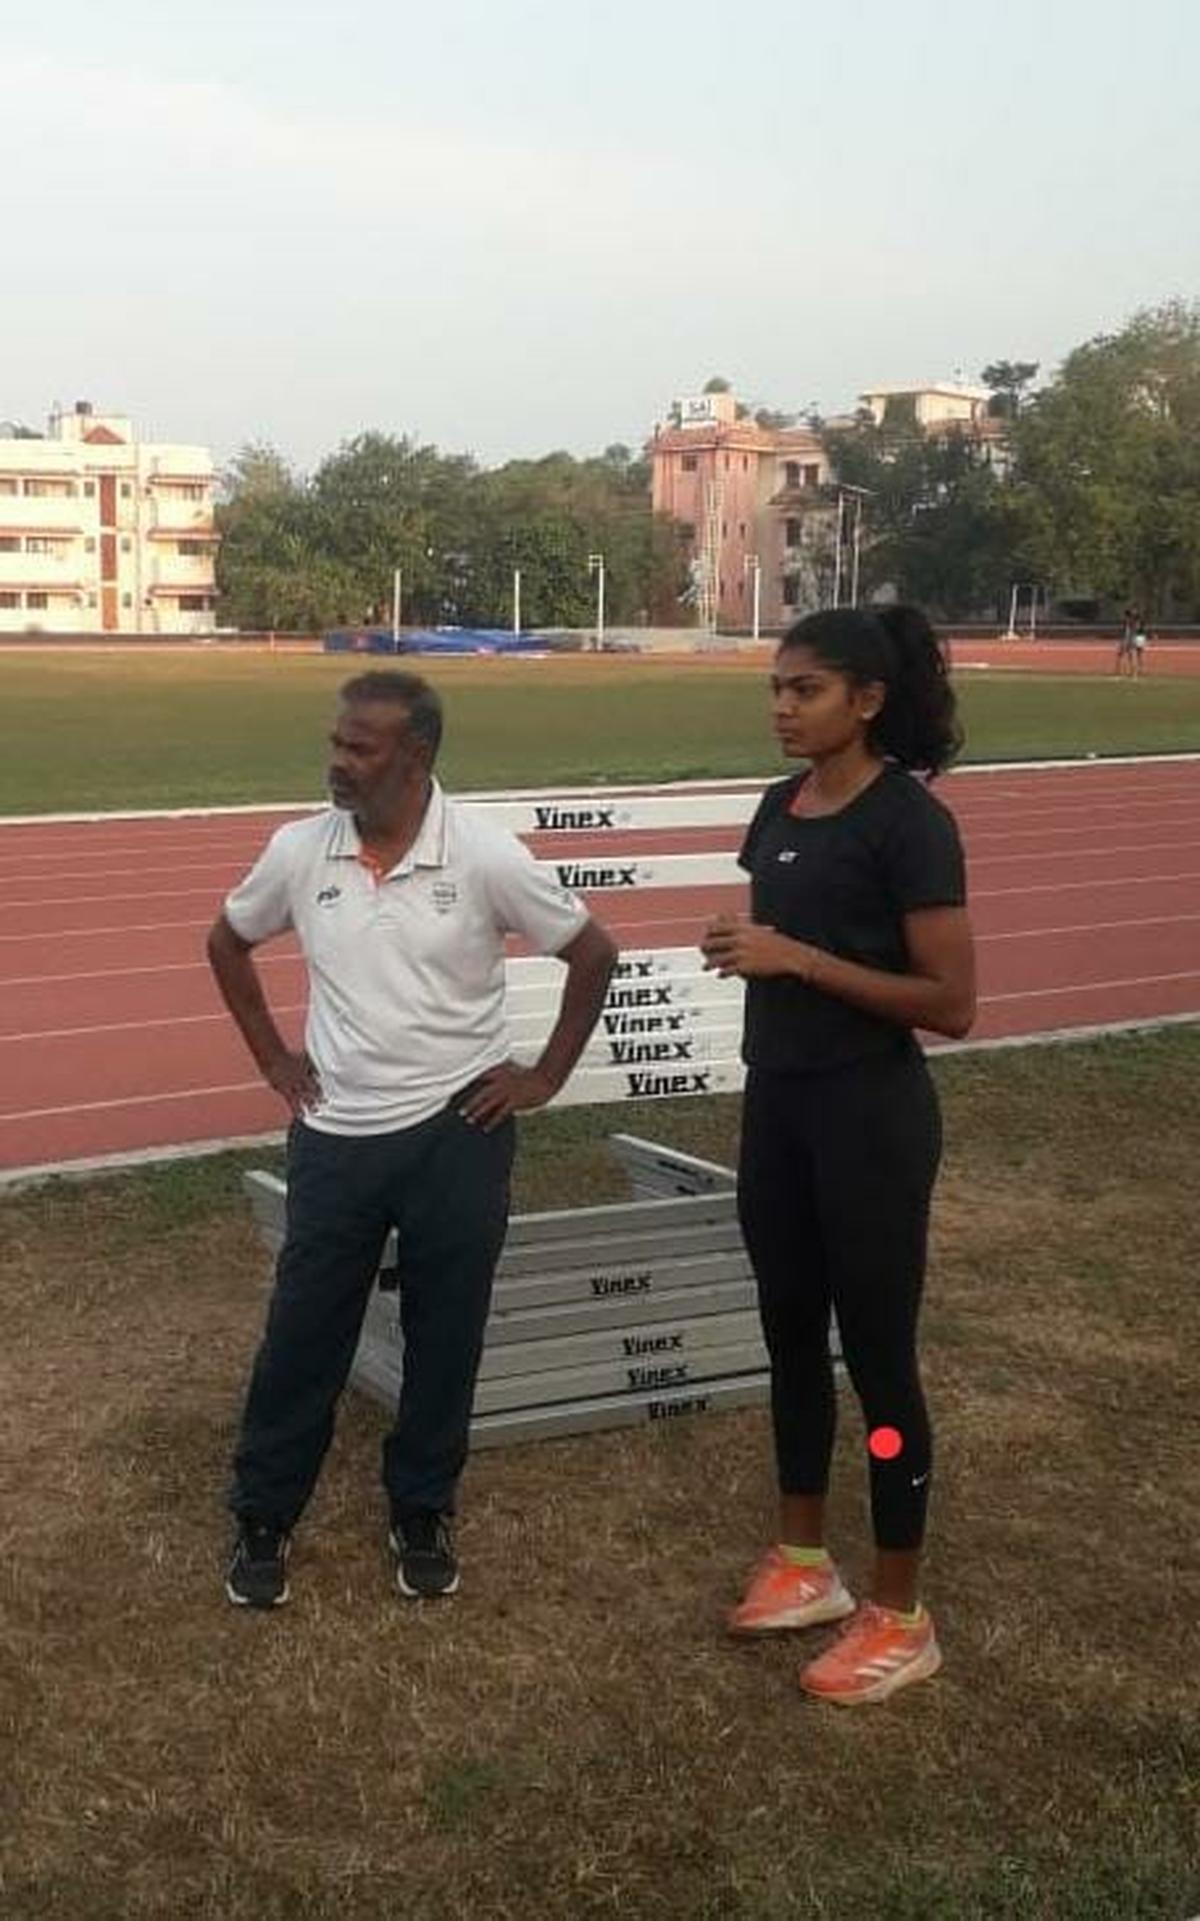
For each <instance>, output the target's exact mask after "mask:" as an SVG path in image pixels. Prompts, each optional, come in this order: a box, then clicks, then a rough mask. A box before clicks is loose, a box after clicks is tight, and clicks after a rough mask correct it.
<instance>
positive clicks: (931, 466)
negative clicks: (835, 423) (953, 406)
mask: <svg viewBox="0 0 1200 1921" xmlns="http://www.w3.org/2000/svg"><path fill="white" fill-rule="evenodd" d="M825 445H826V448H827V450H828V452H829V455H830V458H831V461H832V463H833V466H834V472H835V474H836V477H837V481H839V482H840V483H841V484H842V485H843V486H846V487H852V488H862V489H864V490H865V493H866V501H865V506H864V526H865V539H864V542H863V547H862V556H861V574H860V592H861V593H862V594H864V595H866V594H869V593H870V592H871V591H872V590H874V589H878V588H882V587H885V586H886V587H888V588H891V589H892V590H894V591H895V592H896V593H898V594H899V595H900V597H901V598H902V599H905V600H915V601H917V602H919V603H920V604H921V605H922V606H924V607H927V608H928V609H929V610H930V611H931V612H932V613H934V614H936V615H939V616H942V617H951V618H961V617H963V616H965V615H968V614H976V613H980V612H983V611H986V612H987V613H988V614H989V615H990V614H993V613H995V612H996V611H997V610H998V609H999V608H1000V607H1001V606H1002V605H1003V602H1004V596H1005V592H1006V590H1007V585H1008V581H1009V578H1010V575H1011V566H1012V559H1011V555H1012V550H1013V547H1014V544H1015V542H1016V539H1017V532H1016V527H1015V523H1014V519H1013V516H1012V514H1011V511H1010V508H1009V503H1008V496H1007V493H1006V490H1005V487H1004V485H1003V483H1002V482H1001V481H999V480H998V479H997V478H996V476H995V474H994V473H993V472H992V470H991V468H990V467H988V466H986V465H984V464H983V462H982V461H981V460H980V458H979V455H978V450H977V448H976V446H975V443H974V442H973V441H972V440H971V438H970V436H969V434H965V433H963V432H960V431H951V432H948V433H945V434H940V435H937V436H929V435H922V434H920V433H917V432H914V431H913V430H912V429H911V428H910V427H908V426H907V425H897V426H891V425H889V424H887V422H886V421H885V423H884V424H883V425H881V426H879V425H876V423H875V421H874V420H873V419H872V418H871V416H870V415H869V414H867V415H866V416H865V417H860V418H859V420H858V421H857V422H856V424H855V425H854V426H853V427H850V428H845V429H842V430H841V431H839V432H836V433H834V432H831V433H828V434H827V435H826V439H825ZM832 498H836V486H835V487H834V488H833V489H831V490H827V492H826V496H825V504H824V506H823V507H822V508H821V509H820V510H819V511H821V512H823V514H824V517H825V522H826V545H827V546H828V547H829V548H830V552H832V537H833V536H832V525H831V520H832V508H831V504H830V502H831V499H832ZM814 564H819V565H821V566H824V567H825V569H826V571H828V562H827V561H820V562H819V563H814Z"/></svg>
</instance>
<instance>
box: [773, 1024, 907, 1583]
mask: <svg viewBox="0 0 1200 1921" xmlns="http://www.w3.org/2000/svg"><path fill="white" fill-rule="evenodd" d="M940 1154H941V1119H940V1115H939V1111H938V1102H937V1094H936V1092H935V1091H934V1087H933V1083H932V1081H931V1080H930V1078H929V1073H928V1070H927V1068H926V1066H925V1062H924V1059H923V1057H922V1055H921V1054H920V1053H919V1052H918V1051H917V1049H916V1048H915V1046H914V1047H913V1048H911V1049H909V1048H901V1049H897V1050H896V1051H889V1052H888V1053H886V1054H882V1055H874V1056H872V1057H871V1058H870V1059H867V1060H861V1061H855V1062H853V1063H851V1064H850V1065H848V1066H845V1067H841V1068H838V1069H836V1070H834V1071H832V1072H829V1073H823V1074H769V1073H763V1072H761V1071H758V1070H754V1069H752V1070H751V1072H750V1074H749V1076H748V1078H747V1082H746V1095H745V1108H744V1114H743V1122H742V1151H741V1165H740V1169H739V1174H738V1207H739V1212H740V1216H741V1223H742V1233H743V1235H744V1236H745V1241H746V1246H747V1249H748V1250H749V1254H750V1259H751V1262H752V1264H753V1267H754V1272H755V1276H756V1278H757V1281H758V1296H759V1307H760V1311H761V1314H762V1323H763V1333H764V1336H765V1338H766V1343H767V1348H768V1351H769V1353H770V1357H771V1410H772V1416H773V1421H774V1429H775V1455H776V1462H777V1466H778V1472H779V1485H780V1489H781V1490H782V1492H783V1493H784V1494H813V1495H819V1494H824V1492H825V1490H826V1486H827V1483H828V1478H829V1462H830V1456H831V1454H832V1451H833V1436H834V1426H835V1421H836V1402H835V1396H834V1382H833V1367H832V1363H831V1361H830V1353H829V1316H830V1309H831V1308H832V1309H833V1311H834V1313H835V1314H836V1316H837V1324H838V1330H839V1332H840V1335H841V1347H842V1355H843V1358H844V1360H845V1363H846V1368H847V1371H848V1372H849V1375H850V1379H851V1381H852V1382H853V1384H854V1388H855V1391H856V1393H857V1394H858V1398H859V1400H860V1402H861V1403H862V1410H863V1416H864V1419H865V1422H866V1430H867V1435H868V1436H872V1435H876V1431H877V1430H879V1429H885V1430H894V1433H895V1434H896V1435H898V1436H899V1438H900V1448H899V1451H898V1452H897V1453H895V1454H894V1455H892V1456H891V1458H883V1459H880V1458H876V1455H875V1452H874V1450H873V1449H872V1450H871V1452H870V1453H869V1455H868V1459H869V1463H870V1476H871V1517H872V1521H873V1523H874V1530H875V1540H876V1543H877V1545H878V1546H879V1547H882V1548H891V1549H912V1548H917V1547H920V1545H921V1541H922V1538H923V1535H924V1530H925V1511H926V1506H927V1503H928V1498H929V1475H930V1468H931V1463H932V1435H931V1433H930V1427H929V1417H928V1414H927V1412H926V1408H925V1397H924V1395H923V1393H922V1391H921V1379H920V1374H919V1372H918V1367H917V1350H916V1337H917V1314H918V1310H919V1307H920V1301H921V1286H922V1282H923V1280H924V1276H925V1242H926V1230H927V1226H928V1221H929V1200H930V1195H931V1193H932V1191H933V1183H934V1179H935V1177H936V1174H937V1167H938V1160H939V1157H940ZM889 1438H890V1437H888V1436H885V1437H883V1439H884V1441H885V1443H886V1441H887V1440H888V1439H889ZM892 1445H894V1441H893V1442H892Z"/></svg>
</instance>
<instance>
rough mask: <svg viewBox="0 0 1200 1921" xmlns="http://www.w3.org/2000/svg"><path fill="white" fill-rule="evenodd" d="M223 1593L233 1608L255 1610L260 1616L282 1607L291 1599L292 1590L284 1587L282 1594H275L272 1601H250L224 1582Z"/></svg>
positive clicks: (246, 1596)
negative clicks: (270, 1609)
mask: <svg viewBox="0 0 1200 1921" xmlns="http://www.w3.org/2000/svg"><path fill="white" fill-rule="evenodd" d="M225 1592H226V1594H227V1596H228V1597H229V1599H230V1600H231V1601H232V1602H233V1605H234V1607H235V1608H257V1609H258V1610H259V1612H260V1613H261V1614H266V1612H267V1611H268V1609H269V1608H281V1607H283V1606H284V1604H285V1603H286V1602H287V1601H289V1600H290V1599H291V1593H292V1590H291V1588H290V1587H285V1588H284V1590H283V1592H282V1594H277V1595H276V1596H275V1599H274V1600H273V1601H252V1600H251V1599H250V1597H249V1596H248V1595H246V1594H238V1593H237V1592H236V1591H235V1590H234V1588H233V1587H232V1586H231V1585H230V1583H229V1582H228V1581H226V1583H225Z"/></svg>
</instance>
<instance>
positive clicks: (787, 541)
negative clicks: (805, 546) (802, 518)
mask: <svg viewBox="0 0 1200 1921" xmlns="http://www.w3.org/2000/svg"><path fill="white" fill-rule="evenodd" d="M783 544H784V546H785V547H798V546H799V545H800V522H799V521H798V520H785V521H784V523H783Z"/></svg>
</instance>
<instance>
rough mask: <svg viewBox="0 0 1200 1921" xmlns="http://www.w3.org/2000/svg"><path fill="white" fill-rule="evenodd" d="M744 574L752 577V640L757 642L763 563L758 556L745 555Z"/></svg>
mask: <svg viewBox="0 0 1200 1921" xmlns="http://www.w3.org/2000/svg"><path fill="white" fill-rule="evenodd" d="M742 572H743V574H749V576H750V582H751V589H750V593H751V598H750V638H751V639H752V640H755V641H756V640H757V639H758V630H759V616H760V614H761V612H762V561H761V560H760V559H759V557H758V555H757V554H744V555H743V556H742Z"/></svg>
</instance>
